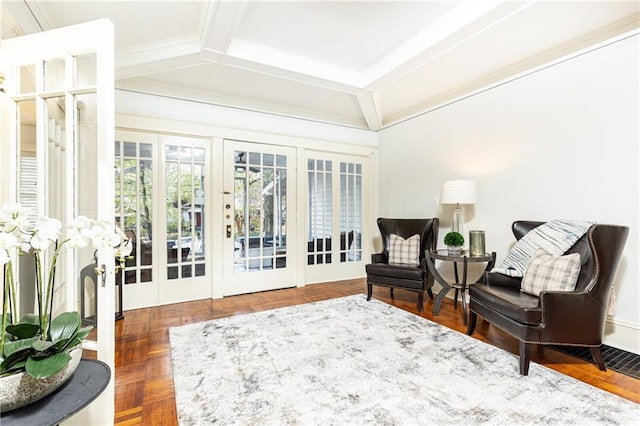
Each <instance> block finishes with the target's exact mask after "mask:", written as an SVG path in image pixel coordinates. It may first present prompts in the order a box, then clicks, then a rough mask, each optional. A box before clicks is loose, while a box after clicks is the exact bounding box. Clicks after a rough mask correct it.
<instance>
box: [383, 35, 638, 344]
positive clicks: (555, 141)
mask: <svg viewBox="0 0 640 426" xmlns="http://www.w3.org/2000/svg"><path fill="white" fill-rule="evenodd" d="M639 38H640V37H639V36H638V35H635V36H633V37H631V38H628V39H626V40H623V41H619V42H617V43H614V44H612V45H609V46H606V47H602V48H600V49H598V50H595V51H591V52H589V53H585V54H583V55H581V56H578V57H575V58H571V59H569V60H567V61H565V62H563V63H559V64H556V65H553V66H551V67H548V68H546V69H542V70H540V71H537V72H535V73H533V74H530V75H526V76H523V77H521V78H519V79H516V80H514V81H510V82H508V83H506V84H503V85H500V86H498V87H495V88H492V89H489V90H487V91H485V92H482V93H479V94H477V95H474V96H471V97H469V98H467V99H463V100H460V101H458V102H456V103H453V104H450V105H447V106H444V107H442V108H440V109H437V110H435V111H432V112H429V113H427V114H424V115H422V116H420V117H417V118H414V119H412V120H409V121H407V122H404V123H401V124H398V125H396V126H394V127H391V128H387V129H385V130H383V131H381V132H379V148H378V151H379V152H378V158H379V164H378V179H379V182H378V213H379V215H380V216H396V217H411V216H427V217H430V216H439V217H440V218H441V230H440V244H439V245H440V246H443V244H442V237H443V235H444V234H445V233H446V232H447V231H448V230H449V229H448V228H450V227H451V216H452V209H451V207H449V206H447V207H446V208H441V207H440V206H439V204H438V198H439V196H440V186H441V184H442V182H443V181H444V180H448V179H454V178H469V179H473V180H475V181H476V182H477V185H478V204H477V205H475V206H464V212H465V219H464V222H465V229H466V230H469V229H485V230H486V233H487V249H488V250H495V251H496V252H497V255H498V263H500V262H501V260H502V258H503V257H504V256H505V254H506V252H507V251H508V249H509V247H510V245H511V244H512V243H513V236H512V234H511V230H510V226H511V223H512V222H513V221H514V220H517V219H530V220H550V219H555V218H567V219H586V220H592V221H596V222H600V223H613V224H620V225H627V226H629V227H630V229H631V230H630V234H629V239H628V240H627V244H626V247H625V250H624V254H623V257H622V260H621V263H620V266H619V268H618V273H617V276H616V280H615V283H616V295H617V311H616V313H615V315H613V316H612V317H611V318H610V319H609V323H608V325H607V330H606V336H605V343H607V344H610V345H612V346H617V347H621V348H624V349H626V350H631V351H633V352H636V353H640V338H639V335H640V332H639V330H640V316H639V315H640V314H639V313H640V309H639V304H640V285H639V282H640V280H639V278H640V277H639V258H640V253H638V229H639V227H638V225H639V223H638V213H639V210H638V203H639V182H638V169H639V158H638V156H639V150H638V143H639V139H640V137H639V124H640V119H639V116H640V110H639V106H638V104H639V78H640V77H639V76H640V69H639V66H638V50H639V41H638V39H639ZM478 60H481V58H478ZM400 170H401V171H402V173H399V171H400ZM401 188H404V190H400V189H401ZM407 197H410V199H411V202H407V201H408V200H407ZM465 234H466V232H465Z"/></svg>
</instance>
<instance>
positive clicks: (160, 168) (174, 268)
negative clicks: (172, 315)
mask: <svg viewBox="0 0 640 426" xmlns="http://www.w3.org/2000/svg"><path fill="white" fill-rule="evenodd" d="M209 152H210V140H208V139H202V138H197V137H190V136H177V135H163V134H154V133H147V132H130V131H121V130H119V131H118V132H117V133H116V141H115V165H114V171H115V175H114V178H115V188H116V193H115V206H116V209H115V212H116V214H115V221H116V223H118V224H119V225H120V228H121V229H122V230H123V232H124V233H125V235H127V236H128V237H129V238H130V239H131V241H132V247H133V251H132V254H131V256H130V257H129V259H127V261H126V265H125V269H124V271H123V272H122V274H121V275H120V276H118V277H117V279H118V283H120V282H123V283H124V285H123V309H124V310H125V311H126V310H130V309H136V308H144V307H149V306H158V305H165V304H170V303H178V302H183V301H187V300H197V299H204V298H207V297H211V270H210V266H209V259H210V258H211V255H210V253H211V244H210V233H211V230H210V222H211V218H210V214H209V208H208V204H209V203H208V201H207V200H208V198H209V197H208V195H207V194H208V192H209V191H208V190H207V188H208V187H209V176H208V175H209V173H208V172H207V170H208V169H209Z"/></svg>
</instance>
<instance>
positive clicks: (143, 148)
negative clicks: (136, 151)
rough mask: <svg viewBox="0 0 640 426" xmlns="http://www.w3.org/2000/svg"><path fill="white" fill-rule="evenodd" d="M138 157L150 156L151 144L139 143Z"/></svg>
mask: <svg viewBox="0 0 640 426" xmlns="http://www.w3.org/2000/svg"><path fill="white" fill-rule="evenodd" d="M140 158H151V144H150V143H141V144H140Z"/></svg>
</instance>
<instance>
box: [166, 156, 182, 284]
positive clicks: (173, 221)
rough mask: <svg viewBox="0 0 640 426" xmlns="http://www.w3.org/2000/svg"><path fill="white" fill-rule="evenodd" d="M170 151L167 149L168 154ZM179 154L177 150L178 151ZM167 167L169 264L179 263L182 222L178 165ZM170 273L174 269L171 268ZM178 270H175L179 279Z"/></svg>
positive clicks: (173, 164) (170, 163)
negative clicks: (179, 228)
mask: <svg viewBox="0 0 640 426" xmlns="http://www.w3.org/2000/svg"><path fill="white" fill-rule="evenodd" d="M168 152H169V149H168V147H167V153H168ZM176 152H177V150H176ZM165 167H166V181H167V204H166V206H167V210H166V215H167V263H177V262H178V245H179V233H178V226H179V224H178V221H179V220H180V213H179V209H178V206H179V204H180V203H179V199H178V194H179V188H178V185H179V181H178V164H177V163H174V162H167V163H166V164H165ZM169 270H170V271H173V269H171V268H169ZM177 271H178V270H177V268H176V269H175V272H176V276H175V277H174V278H177V277H178V275H177Z"/></svg>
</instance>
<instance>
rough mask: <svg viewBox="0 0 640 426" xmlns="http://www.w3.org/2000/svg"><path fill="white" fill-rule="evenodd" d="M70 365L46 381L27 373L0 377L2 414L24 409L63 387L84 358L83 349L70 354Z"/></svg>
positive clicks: (73, 350) (0, 410)
mask: <svg viewBox="0 0 640 426" xmlns="http://www.w3.org/2000/svg"><path fill="white" fill-rule="evenodd" d="M69 355H71V359H70V360H69V363H68V364H67V365H66V367H64V368H63V369H62V371H60V372H59V373H58V374H54V375H53V376H51V377H48V378H46V379H34V378H33V377H31V376H29V375H28V374H27V373H18V374H12V375H11V376H6V377H0V412H3V413H5V412H7V411H11V410H15V409H18V408H22V407H24V406H26V405H29V404H31V403H33V402H36V401H38V400H40V399H42V398H44V397H45V396H47V395H49V394H50V393H51V392H53V391H55V390H56V389H58V388H59V387H60V386H62V385H63V384H64V383H65V382H66V381H67V380H68V379H69V378H70V377H71V375H72V374H73V372H74V371H76V368H78V364H80V359H81V358H82V347H80V346H78V347H76V348H74V349H72V350H71V352H69Z"/></svg>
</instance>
